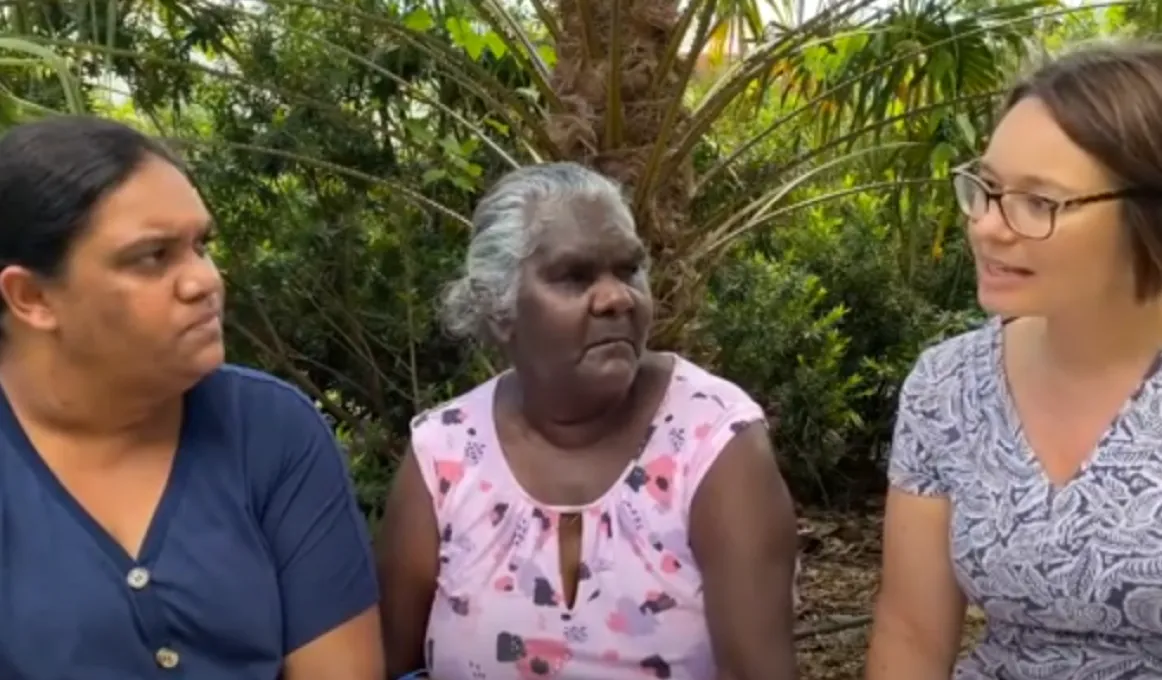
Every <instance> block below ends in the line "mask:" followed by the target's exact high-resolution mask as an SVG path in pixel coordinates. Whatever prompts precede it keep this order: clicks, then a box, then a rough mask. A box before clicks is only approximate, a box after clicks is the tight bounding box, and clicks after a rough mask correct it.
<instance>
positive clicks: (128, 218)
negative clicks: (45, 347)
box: [0, 158, 224, 391]
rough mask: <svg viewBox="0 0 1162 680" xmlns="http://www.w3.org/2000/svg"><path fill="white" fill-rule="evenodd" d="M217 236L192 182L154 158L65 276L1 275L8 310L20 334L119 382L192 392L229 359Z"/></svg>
mask: <svg viewBox="0 0 1162 680" xmlns="http://www.w3.org/2000/svg"><path fill="white" fill-rule="evenodd" d="M210 232H211V219H210V214H209V212H208V211H207V210H206V207H205V205H204V204H203V203H202V200H201V198H200V196H199V195H198V193H197V191H196V190H195V189H194V187H193V185H192V184H191V183H190V182H189V180H188V179H187V178H186V176H185V175H184V174H183V173H182V172H181V171H180V170H178V169H177V168H175V167H174V166H173V165H171V164H169V163H167V162H165V161H162V160H160V159H156V158H151V159H148V160H146V161H145V162H143V163H142V165H141V167H140V168H139V169H138V170H137V171H136V172H134V174H133V175H131V176H130V177H129V179H128V180H126V182H125V183H124V184H122V185H121V186H120V187H118V188H117V189H115V190H114V191H112V192H110V193H109V195H108V196H106V197H105V198H104V199H102V201H101V202H100V203H99V204H98V205H97V207H96V209H95V211H94V213H93V215H92V218H91V221H90V224H89V226H88V228H87V229H86V230H85V231H84V233H83V234H82V235H81V236H80V237H79V239H78V240H77V242H76V243H75V244H73V247H72V249H71V251H70V253H69V254H68V256H67V259H66V262H65V263H64V267H63V271H62V273H61V275H60V276H59V277H57V278H55V279H53V280H51V281H45V280H41V279H40V278H39V277H37V276H36V275H35V274H33V273H32V272H28V271H26V270H20V268H14V267H9V268H8V269H7V270H6V271H5V272H4V273H3V275H0V278H2V279H3V280H2V281H0V284H2V285H3V286H4V289H5V294H6V297H7V298H8V302H9V305H8V306H9V313H11V314H12V315H14V316H15V317H17V318H16V319H15V321H16V322H17V324H18V325H22V326H25V327H27V328H26V329H20V330H21V331H22V332H23V331H25V330H27V329H31V331H32V332H33V334H34V335H32V336H30V337H32V338H33V339H34V340H36V341H37V342H39V341H40V340H45V341H47V342H51V343H53V344H54V345H55V349H56V350H57V351H58V352H60V353H61V354H62V355H63V356H64V357H66V359H67V361H68V362H69V363H70V364H71V365H74V366H76V367H78V368H81V369H83V370H86V371H91V372H94V373H97V374H102V375H106V376H108V377H109V378H111V382H112V383H114V384H119V385H125V386H141V387H156V388H158V389H163V390H165V391H170V390H184V389H186V388H188V387H189V386H190V385H192V384H193V383H195V382H197V381H198V380H199V379H200V378H202V377H204V376H205V375H207V374H208V373H210V372H211V371H213V370H214V369H215V368H217V367H218V366H219V365H220V364H221V363H222V361H223V360H224V344H223V337H222V304H223V286H222V278H221V276H220V275H219V273H218V270H217V268H216V267H215V266H214V263H213V262H212V261H211V259H210V257H209V255H208V253H207V250H206V248H207V242H208V240H209V238H210ZM23 334H24V335H26V336H27V335H28V334H27V333H23ZM37 336H39V337H37Z"/></svg>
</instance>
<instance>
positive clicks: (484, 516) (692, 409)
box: [412, 357, 764, 680]
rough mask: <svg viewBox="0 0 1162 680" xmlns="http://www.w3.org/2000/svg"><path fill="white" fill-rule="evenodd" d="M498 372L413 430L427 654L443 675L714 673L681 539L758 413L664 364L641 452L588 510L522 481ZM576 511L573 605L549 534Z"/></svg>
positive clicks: (706, 676) (719, 383)
mask: <svg viewBox="0 0 1162 680" xmlns="http://www.w3.org/2000/svg"><path fill="white" fill-rule="evenodd" d="M496 384H497V379H495V378H494V379H493V380H490V381H488V382H486V383H484V384H483V385H481V386H479V387H478V388H476V389H475V390H473V391H471V392H469V393H467V394H465V395H463V396H461V397H459V398H457V399H454V400H452V401H451V402H449V403H446V404H444V405H442V406H440V407H438V408H435V409H433V410H431V411H428V412H426V413H423V414H421V415H419V416H417V417H416V418H415V420H414V421H413V423H412V447H413V450H414V451H415V453H416V457H417V459H418V462H419V464H420V468H421V470H422V472H423V475H424V478H425V480H426V482H427V485H428V488H429V490H430V492H431V495H432V500H433V504H434V507H435V511H436V514H437V518H438V521H439V526H440V528H441V546H440V573H439V579H438V588H437V593H436V597H435V601H434V602H433V604H432V611H431V618H430V622H429V626H428V635H427V657H428V659H427V661H428V667H429V669H430V671H431V673H432V676H433V677H436V678H439V679H440V680H510V679H515V678H520V679H522V680H535V679H538V678H556V679H558V680H595V679H598V678H600V679H601V680H622V679H624V680H642V679H643V678H672V679H674V680H714V678H715V676H716V673H715V667H714V660H713V655H712V653H711V650H710V641H709V637H708V633H707V629H706V623H705V619H704V612H703V604H702V592H701V585H702V584H701V578H700V575H699V573H698V569H697V566H696V565H695V564H694V560H693V556H692V555H691V551H690V547H689V541H688V537H687V531H686V528H687V513H688V510H689V507H690V501H691V499H692V497H693V495H694V492H695V490H696V489H697V488H698V484H699V482H700V481H701V479H702V478H703V476H704V475H705V474H706V472H707V470H709V468H710V466H711V465H712V464H713V462H714V461H715V459H716V458H717V456H718V454H719V453H720V452H721V451H722V449H723V448H724V447H725V446H726V444H727V442H728V441H729V440H730V439H731V438H732V437H733V436H734V433H735V432H736V431H737V430H738V429H739V428H741V427H742V426H743V425H745V424H748V423H751V422H754V421H763V420H764V418H763V413H762V411H761V409H760V408H759V407H758V405H756V404H755V403H754V402H753V401H752V400H751V399H750V398H749V397H748V396H747V395H746V394H745V393H744V392H743V391H742V390H741V389H739V388H738V387H736V386H735V385H733V384H731V383H729V382H727V381H725V380H723V379H721V378H718V377H716V376H714V375H711V374H710V373H708V372H706V371H704V370H702V369H701V368H699V367H697V366H695V365H693V364H691V363H689V362H687V361H685V360H683V359H681V358H680V357H674V369H673V374H672V377H671V378H670V384H669V387H668V388H667V391H666V394H665V397H664V399H663V401H662V404H661V406H660V408H659V409H658V411H657V413H656V415H655V417H654V419H653V421H652V425H651V426H650V430H649V436H648V438H647V440H646V442H645V443H644V445H643V448H642V451H641V453H640V455H639V457H638V458H637V459H636V460H634V461H633V462H632V463H631V464H630V465H629V466H628V467H627V468H626V470H625V472H624V473H623V474H622V476H621V477H620V478H619V479H618V481H617V482H616V483H615V484H614V485H613V486H612V487H611V488H610V489H609V490H608V491H607V492H606V493H605V494H604V495H603V496H602V497H601V498H599V499H597V500H595V501H594V502H592V503H590V504H589V505H587V506H584V507H563V506H552V505H546V504H543V503H540V502H538V501H536V500H535V499H533V498H531V497H530V496H529V495H528V494H527V493H526V492H525V491H524V490H523V489H522V488H521V486H520V485H519V484H518V483H517V481H516V479H515V478H514V477H513V474H512V472H511V470H510V468H509V467H508V464H507V462H506V460H505V457H504V455H503V453H502V451H501V449H500V446H499V443H498V441H497V435H496V429H495V426H494V420H493V400H494V395H495V391H496ZM571 513H580V515H581V517H582V539H581V565H580V579H579V584H578V589H577V597H576V601H575V603H574V605H573V607H572V608H571V609H570V608H568V607H567V606H566V604H565V602H564V599H563V597H562V595H561V592H562V578H561V568H560V557H559V547H558V544H557V537H556V531H557V527H558V524H559V522H560V518H561V516H562V515H563V514H571Z"/></svg>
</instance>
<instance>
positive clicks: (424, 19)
mask: <svg viewBox="0 0 1162 680" xmlns="http://www.w3.org/2000/svg"><path fill="white" fill-rule="evenodd" d="M403 25H404V26H406V27H407V28H408V30H410V31H417V32H420V33H423V32H426V31H430V30H432V29H433V28H435V26H436V20H435V19H433V18H432V13H431V12H429V11H428V10H427V9H425V8H423V7H417V8H416V9H413V10H412V11H410V12H408V13H407V16H405V17H404V18H403Z"/></svg>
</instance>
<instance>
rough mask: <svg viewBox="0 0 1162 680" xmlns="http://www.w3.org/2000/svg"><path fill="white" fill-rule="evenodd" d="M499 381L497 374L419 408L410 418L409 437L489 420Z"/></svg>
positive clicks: (469, 426)
mask: <svg viewBox="0 0 1162 680" xmlns="http://www.w3.org/2000/svg"><path fill="white" fill-rule="evenodd" d="M499 380H500V376H495V377H492V378H489V379H488V380H485V381H484V382H482V383H480V384H479V385H477V386H476V387H473V388H472V389H470V390H468V391H467V392H462V393H460V394H458V395H456V396H455V397H452V398H451V399H447V400H445V401H442V402H440V403H438V404H436V405H435V406H432V407H430V408H426V409H424V410H422V411H420V412H419V413H417V414H416V415H415V416H414V417H413V418H412V420H411V431H412V436H413V437H415V436H417V435H421V434H422V433H424V432H426V431H431V430H439V429H445V428H449V427H453V428H454V427H457V426H464V427H468V428H471V427H473V426H472V425H471V424H470V423H473V422H475V423H479V422H482V421H483V420H485V419H487V420H488V421H489V422H491V419H492V404H493V398H494V396H495V394H496V383H497V382H498V381H499Z"/></svg>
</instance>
